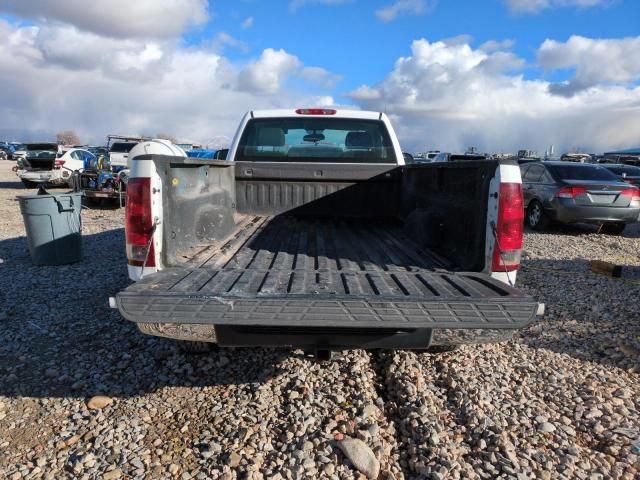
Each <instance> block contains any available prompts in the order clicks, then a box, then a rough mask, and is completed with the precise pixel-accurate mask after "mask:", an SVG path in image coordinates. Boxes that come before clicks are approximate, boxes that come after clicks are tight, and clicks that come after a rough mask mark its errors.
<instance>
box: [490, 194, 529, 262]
mask: <svg viewBox="0 0 640 480" xmlns="http://www.w3.org/2000/svg"><path fill="white" fill-rule="evenodd" d="M523 223H524V206H523V201H522V185H521V184H519V183H501V184H500V199H499V201H498V223H497V225H496V229H495V235H496V244H495V245H494V248H493V262H492V264H491V269H492V270H493V271H494V272H505V271H506V272H511V271H513V270H517V269H518V267H519V266H520V252H521V250H522V229H523Z"/></svg>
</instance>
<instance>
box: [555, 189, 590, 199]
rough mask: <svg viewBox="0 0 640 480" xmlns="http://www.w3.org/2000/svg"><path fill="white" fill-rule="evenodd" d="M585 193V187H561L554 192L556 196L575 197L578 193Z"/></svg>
mask: <svg viewBox="0 0 640 480" xmlns="http://www.w3.org/2000/svg"><path fill="white" fill-rule="evenodd" d="M585 193H587V188H586V187H562V188H561V189H560V190H558V192H557V193H556V197H558V198H576V197H577V196H578V195H583V194H585Z"/></svg>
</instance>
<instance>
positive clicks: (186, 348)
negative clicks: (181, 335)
mask: <svg viewBox="0 0 640 480" xmlns="http://www.w3.org/2000/svg"><path fill="white" fill-rule="evenodd" d="M176 341H177V342H178V348H179V349H180V350H182V351H183V352H184V353H209V352H210V351H211V350H213V345H214V344H213V343H209V342H193V341H190V340H176Z"/></svg>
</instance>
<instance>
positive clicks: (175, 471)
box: [169, 463, 180, 475]
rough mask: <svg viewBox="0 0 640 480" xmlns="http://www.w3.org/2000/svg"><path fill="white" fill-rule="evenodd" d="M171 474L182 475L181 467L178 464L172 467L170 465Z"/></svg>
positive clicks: (173, 464)
mask: <svg viewBox="0 0 640 480" xmlns="http://www.w3.org/2000/svg"><path fill="white" fill-rule="evenodd" d="M169 473H170V474H171V475H178V473H180V465H178V464H177V463H172V464H171V465H169Z"/></svg>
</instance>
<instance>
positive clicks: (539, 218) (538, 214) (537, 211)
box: [527, 200, 551, 230]
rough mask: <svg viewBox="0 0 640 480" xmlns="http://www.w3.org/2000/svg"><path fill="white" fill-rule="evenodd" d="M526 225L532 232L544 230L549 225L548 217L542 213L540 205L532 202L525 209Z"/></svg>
mask: <svg viewBox="0 0 640 480" xmlns="http://www.w3.org/2000/svg"><path fill="white" fill-rule="evenodd" d="M527 223H528V224H529V226H530V227H531V228H533V229H534V230H546V229H547V228H549V224H550V223H551V222H550V220H549V217H548V216H547V214H546V213H544V209H543V208H542V204H541V203H540V202H539V201H537V200H533V201H532V202H531V203H530V204H529V208H527Z"/></svg>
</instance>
